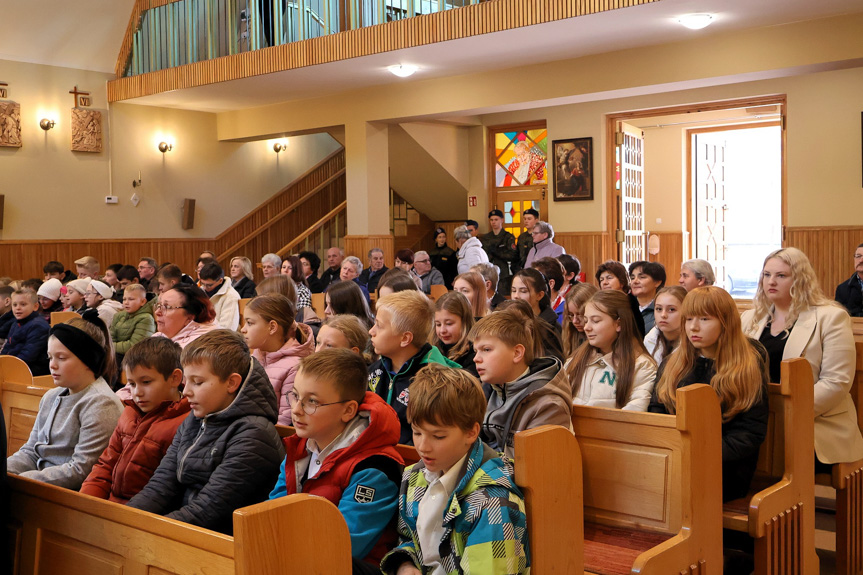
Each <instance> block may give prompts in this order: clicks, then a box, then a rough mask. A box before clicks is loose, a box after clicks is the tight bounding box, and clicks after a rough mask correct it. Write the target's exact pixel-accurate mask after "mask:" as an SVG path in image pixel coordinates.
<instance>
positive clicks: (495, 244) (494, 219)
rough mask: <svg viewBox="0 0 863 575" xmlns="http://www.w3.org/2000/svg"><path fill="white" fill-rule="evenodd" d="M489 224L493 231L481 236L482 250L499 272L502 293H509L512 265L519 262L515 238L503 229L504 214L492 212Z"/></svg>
mask: <svg viewBox="0 0 863 575" xmlns="http://www.w3.org/2000/svg"><path fill="white" fill-rule="evenodd" d="M488 224H489V226H490V227H491V231H490V232H488V233H487V234H483V235H482V236H480V238H479V240H480V241H481V242H482V249H484V250H485V253H487V254H488V260H489V262H490V263H492V264H494V265H496V266H497V267H498V269H499V270H500V272H499V280H498V281H499V287H498V290H499V291H500V292H501V293H504V294H506V293H509V288H510V284H511V283H512V280H511V279H510V278H511V277H512V271H511V270H510V264H515V263H517V262H518V250H517V249H516V245H515V236H514V235H512V234H511V233H509V232H507V231H505V230H504V229H503V212H502V211H500V210H492V211H490V212H489V213H488Z"/></svg>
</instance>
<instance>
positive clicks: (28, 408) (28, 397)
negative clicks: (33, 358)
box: [0, 355, 55, 456]
mask: <svg viewBox="0 0 863 575" xmlns="http://www.w3.org/2000/svg"><path fill="white" fill-rule="evenodd" d="M47 379H48V381H44V382H43V381H42V380H43V378H34V377H33V376H32V375H31V374H30V368H29V367H27V364H26V363H24V362H23V361H21V360H20V359H18V358H17V357H12V356H8V355H6V356H0V386H2V390H0V393H2V399H0V401H2V403H3V419H4V420H5V423H6V438H7V445H6V455H7V456H9V455H12V454H13V453H15V452H16V451H18V449H20V448H21V446H22V445H24V443H26V442H27V439H29V437H30V431H31V430H32V429H33V425H34V424H35V423H36V414H37V413H38V412H39V402H40V401H41V399H42V396H43V395H45V392H46V391H48V390H49V389H51V388H53V387H55V386H54V380H53V379H52V378H51V376H48V378H47ZM37 380H40V381H37Z"/></svg>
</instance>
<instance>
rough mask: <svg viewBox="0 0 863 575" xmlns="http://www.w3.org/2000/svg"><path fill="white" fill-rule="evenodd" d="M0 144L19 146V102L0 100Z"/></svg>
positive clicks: (10, 146) (11, 146)
mask: <svg viewBox="0 0 863 575" xmlns="http://www.w3.org/2000/svg"><path fill="white" fill-rule="evenodd" d="M0 146H4V147H8V148H20V147H21V104H19V103H17V102H0Z"/></svg>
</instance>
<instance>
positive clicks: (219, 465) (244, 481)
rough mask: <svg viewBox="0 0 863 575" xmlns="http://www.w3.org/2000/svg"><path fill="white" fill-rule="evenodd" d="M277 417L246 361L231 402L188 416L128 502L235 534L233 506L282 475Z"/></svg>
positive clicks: (266, 385) (263, 378)
mask: <svg viewBox="0 0 863 575" xmlns="http://www.w3.org/2000/svg"><path fill="white" fill-rule="evenodd" d="M277 418H278V400H277V399H276V394H275V392H273V386H272V385H270V382H269V380H268V379H267V373H266V372H265V371H264V368H263V367H261V364H260V363H258V361H257V360H256V359H251V367H250V369H249V373H248V375H247V376H246V378H245V380H244V381H243V383H242V385H241V386H240V389H239V390H238V392H237V396H236V397H235V398H234V401H233V402H232V403H231V404H230V405H229V406H228V407H226V408H225V409H223V410H222V411H217V412H215V413H211V414H209V415H207V416H205V417H204V418H203V419H199V418H197V417H195V416H194V414H192V415H190V416H189V417H187V418H186V420H185V421H184V422H183V423H182V424H181V425H180V427H179V429H177V435H176V436H175V437H174V442H173V443H171V447H170V448H168V452H167V453H166V454H165V457H164V458H163V459H162V463H160V464H159V467H158V469H156V472H155V473H154V474H153V477H152V478H151V479H150V481H149V483H147V486H146V487H144V489H142V490H141V492H140V493H138V494H137V495H136V496H135V497H133V498H132V499H131V501H129V503H128V505H129V507H134V508H136V509H143V510H144V511H150V512H152V513H157V514H159V515H165V516H166V517H170V518H172V519H177V520H178V521H185V522H186V523H191V524H192V525H198V526H200V527H205V528H207V529H212V530H214V531H221V532H222V533H228V534H230V533H232V532H233V522H232V517H231V516H232V514H233V512H234V510H235V509H239V508H241V507H246V506H247V505H253V504H255V503H260V502H261V501H265V500H266V499H267V495H268V494H269V493H270V491H271V490H272V488H273V486H274V485H275V483H276V479H277V478H278V476H279V467H280V466H281V463H282V459H284V457H285V450H284V447H282V442H281V439H280V438H279V433H278V432H277V431H276V427H275V423H276V420H277Z"/></svg>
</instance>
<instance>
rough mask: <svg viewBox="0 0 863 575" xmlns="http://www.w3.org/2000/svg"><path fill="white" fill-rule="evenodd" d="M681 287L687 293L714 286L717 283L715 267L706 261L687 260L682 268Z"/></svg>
mask: <svg viewBox="0 0 863 575" xmlns="http://www.w3.org/2000/svg"><path fill="white" fill-rule="evenodd" d="M677 283H679V284H680V285H682V286H683V289H685V290H686V291H688V292H689V291H692V290H694V289H695V288H697V287H701V286H712V285H713V284H714V283H716V276H715V275H713V266H712V265H710V262H708V261H706V260H699V259H694V260H687V261H685V262H683V264H681V266H680V281H678V282H677Z"/></svg>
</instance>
